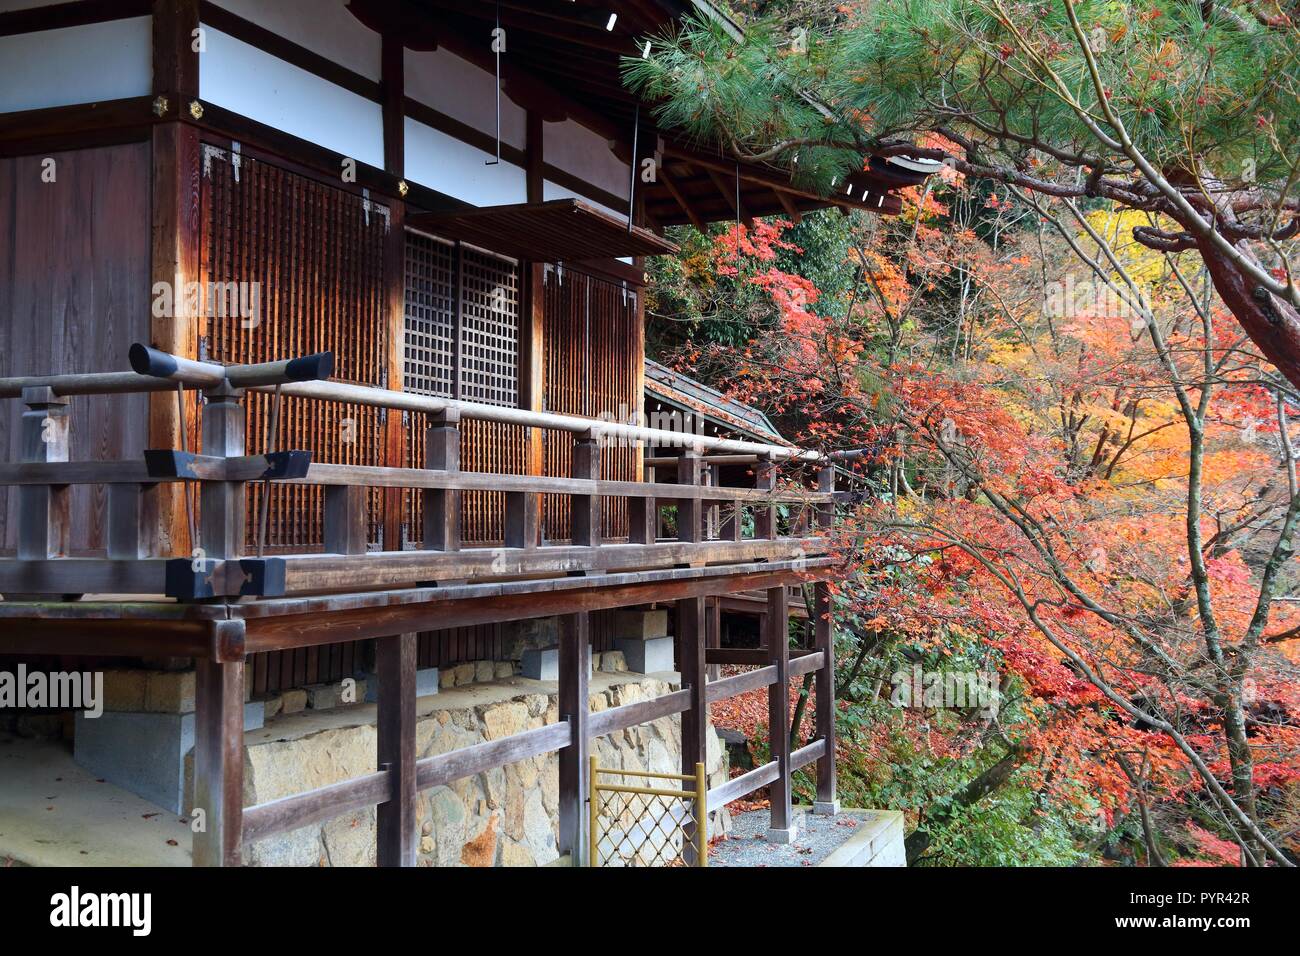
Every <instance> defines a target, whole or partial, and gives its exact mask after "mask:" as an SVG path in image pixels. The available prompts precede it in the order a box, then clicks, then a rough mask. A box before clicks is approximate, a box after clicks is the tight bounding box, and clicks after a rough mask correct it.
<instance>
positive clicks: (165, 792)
mask: <svg viewBox="0 0 1300 956" xmlns="http://www.w3.org/2000/svg"><path fill="white" fill-rule="evenodd" d="M264 718H265V708H264V707H263V706H262V702H261V701H255V702H253V703H251V704H246V705H245V706H244V730H246V731H248V730H257V729H259V728H260V727H261V726H262V723H263V720H264ZM193 749H194V715H193V714H159V713H148V712H141V711H135V712H120V711H119V712H109V711H106V712H105V713H103V714H102V715H100V716H99V717H85V716H83V715H82V713H81V712H80V711H78V712H77V715H76V733H75V736H74V742H73V752H72V759H73V760H75V761H76V762H77V763H78V764H79V765H80V766H82V767H85V768H86V769H87V770H89V771H90V772H91V773H93V774H95V775H96V776H98V777H102V778H103V779H105V780H107V781H108V782H109V783H112V784H116V785H117V786H119V787H121V788H122V789H124V790H129V791H131V792H132V793H134V794H136V795H137V796H141V797H143V798H144V799H146V800H148V801H150V802H151V803H156V804H158V805H159V806H160V807H165V808H166V809H168V810H170V811H172V812H173V813H178V814H185V813H188V812H189V808H187V807H184V805H183V804H184V801H185V764H186V755H187V754H188V753H189V752H190V751H191V750H193Z"/></svg>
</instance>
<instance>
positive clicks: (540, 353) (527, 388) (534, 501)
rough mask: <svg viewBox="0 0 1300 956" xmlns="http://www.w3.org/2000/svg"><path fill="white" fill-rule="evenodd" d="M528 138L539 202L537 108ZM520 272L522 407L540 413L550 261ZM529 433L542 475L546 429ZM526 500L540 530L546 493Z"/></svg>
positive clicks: (531, 190) (530, 174)
mask: <svg viewBox="0 0 1300 956" xmlns="http://www.w3.org/2000/svg"><path fill="white" fill-rule="evenodd" d="M524 137H525V142H524V152H525V170H524V189H525V193H526V198H527V199H528V201H529V202H530V203H539V202H541V201H542V200H543V199H545V198H546V197H545V187H546V175H545V168H544V167H545V162H544V154H543V145H544V144H543V140H544V139H545V138H546V135H545V123H544V121H543V119H542V115H541V114H540V113H538V112H537V111H536V110H532V109H530V110H528V113H527V117H526V119H525V132H524ZM519 274H520V277H521V278H522V279H523V280H524V282H523V293H524V298H523V302H522V303H521V308H520V310H519V407H520V408H527V409H531V410H532V411H535V412H540V411H542V410H543V407H544V406H545V404H546V398H545V378H546V361H545V359H546V354H545V350H546V344H545V339H546V263H544V262H521V263H520V264H519ZM526 434H527V439H526V440H527V445H526V451H525V457H526V461H527V469H526V471H527V473H528V474H530V475H541V474H543V473H544V472H545V471H546V462H545V444H544V439H543V437H542V430H541V429H540V428H529V429H528V430H527V433H526ZM523 503H524V505H526V506H527V507H529V508H532V509H534V510H535V511H536V512H537V514H536V516H535V517H534V518H533V519H532V520H533V521H534V522H535V526H536V527H537V528H538V529H540V528H541V526H542V518H541V508H542V496H541V495H534V496H533V497H532V498H529V499H524V501H523Z"/></svg>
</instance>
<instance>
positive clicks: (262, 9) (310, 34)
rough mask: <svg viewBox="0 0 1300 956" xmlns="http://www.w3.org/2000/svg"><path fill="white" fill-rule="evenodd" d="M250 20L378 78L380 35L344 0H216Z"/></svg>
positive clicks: (328, 57) (220, 4) (350, 68)
mask: <svg viewBox="0 0 1300 956" xmlns="http://www.w3.org/2000/svg"><path fill="white" fill-rule="evenodd" d="M215 2H216V5H217V6H219V7H221V8H222V9H223V10H229V11H230V12H231V13H233V14H235V15H236V16H240V17H243V18H244V19H245V20H248V21H249V22H250V23H256V24H257V25H258V26H260V27H264V28H266V29H267V30H270V31H271V32H272V33H276V34H279V35H280V36H282V37H284V38H285V39H286V40H292V41H293V42H294V43H296V44H298V45H299V46H302V47H306V48H307V49H308V50H311V51H312V52H313V53H318V54H320V55H321V56H323V57H325V58H326V59H329V60H332V61H334V62H335V63H338V64H339V65H340V66H345V67H347V68H348V69H349V70H351V71H352V72H354V73H360V74H361V75H362V76H364V77H367V78H369V79H372V80H376V81H378V79H379V75H380V58H381V53H380V47H381V41H380V38H379V34H378V33H376V32H375V31H374V30H371V29H370V28H369V27H367V26H366V25H365V24H363V23H362V22H361V21H360V20H358V19H357V18H356V17H354V16H353V15H352V14H351V13H349V12H348V10H347V8H346V6H344V3H343V0H273V2H270V3H268V2H267V0H215Z"/></svg>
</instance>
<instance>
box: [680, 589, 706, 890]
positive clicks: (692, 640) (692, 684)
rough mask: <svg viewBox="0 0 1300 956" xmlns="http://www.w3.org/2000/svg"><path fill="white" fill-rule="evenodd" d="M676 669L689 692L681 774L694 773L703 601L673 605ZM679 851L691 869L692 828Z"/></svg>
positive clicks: (700, 749) (702, 756) (702, 723)
mask: <svg viewBox="0 0 1300 956" xmlns="http://www.w3.org/2000/svg"><path fill="white" fill-rule="evenodd" d="M677 646H678V648H679V651H678V653H679V655H680V659H679V660H678V662H677V667H678V670H680V671H681V675H682V687H684V688H689V689H690V692H691V706H690V707H688V708H687V709H686V710H684V711H682V773H684V774H693V773H695V765H696V764H697V763H704V762H706V761H707V760H708V752H709V749H708V733H709V705H708V702H707V700H706V698H705V685H706V682H707V681H706V676H705V663H704V598H703V597H692V598H683V599H682V600H680V601H678V602H677ZM685 838H686V845H685V846H683V848H682V852H683V855H684V857H685V862H686V864H687V865H688V866H694V865H695V864H696V863H697V862H698V860H696V858H695V848H694V846H693V841H694V839H695V826H694V825H693V824H688V825H687V827H686V829H685Z"/></svg>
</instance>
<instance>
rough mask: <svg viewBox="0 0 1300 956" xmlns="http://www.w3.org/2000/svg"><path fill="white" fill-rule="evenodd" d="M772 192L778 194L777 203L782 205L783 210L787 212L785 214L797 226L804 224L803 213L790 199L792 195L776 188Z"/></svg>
mask: <svg viewBox="0 0 1300 956" xmlns="http://www.w3.org/2000/svg"><path fill="white" fill-rule="evenodd" d="M772 192H774V193H776V199H777V202H779V203H780V204H781V208H782V209H784V210H785V214H786V215H787V216H789V217H790V219H791V220H793V221H794V224H795V225H798V224H799V223H801V222H803V213H801V212H800V211H799V209H798V207H797V206H795V204H794V202H793V200H791V199H790V194H789V193H788V192H786V191H785V190H784V189H775V188H774V189H773V190H772Z"/></svg>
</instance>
